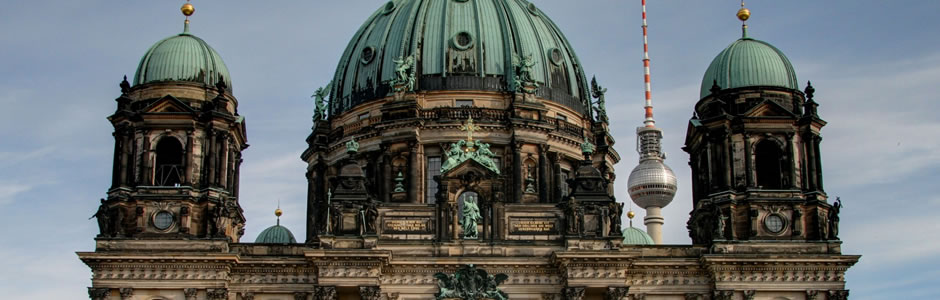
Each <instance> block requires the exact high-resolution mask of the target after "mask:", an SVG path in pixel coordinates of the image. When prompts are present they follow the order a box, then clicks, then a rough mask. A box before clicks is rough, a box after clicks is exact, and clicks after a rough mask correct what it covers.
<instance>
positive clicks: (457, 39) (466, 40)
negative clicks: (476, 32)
mask: <svg viewBox="0 0 940 300" xmlns="http://www.w3.org/2000/svg"><path fill="white" fill-rule="evenodd" d="M453 42H454V47H455V48H457V49H460V50H467V49H470V47H473V35H471V34H470V33H469V32H466V31H461V32H459V33H457V34H456V35H454V38H453Z"/></svg>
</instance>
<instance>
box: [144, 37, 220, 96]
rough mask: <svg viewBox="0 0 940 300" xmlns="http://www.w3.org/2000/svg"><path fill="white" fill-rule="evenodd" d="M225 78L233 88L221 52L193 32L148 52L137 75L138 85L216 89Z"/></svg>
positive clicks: (152, 47) (158, 43)
mask: <svg viewBox="0 0 940 300" xmlns="http://www.w3.org/2000/svg"><path fill="white" fill-rule="evenodd" d="M219 76H222V77H223V80H224V81H225V84H226V86H228V88H229V89H231V88H232V82H231V76H229V73H228V68H227V67H225V63H224V62H222V57H221V56H219V53H218V52H216V51H215V49H212V47H210V46H209V44H207V43H206V42H205V41H203V40H202V39H200V38H198V37H196V36H194V35H192V34H190V33H189V29H188V26H187V28H186V30H184V31H183V33H180V34H178V35H174V36H171V37H168V38H165V39H163V40H160V41H159V42H157V43H156V44H153V46H151V47H150V50H147V53H146V54H144V56H143V58H141V59H140V64H139V65H138V66H137V74H136V75H135V76H134V85H135V86H136V85H139V84H145V83H151V82H160V81H190V82H197V83H203V84H206V85H208V86H214V85H215V84H216V82H218V81H219Z"/></svg>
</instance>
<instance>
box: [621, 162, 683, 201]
mask: <svg viewBox="0 0 940 300" xmlns="http://www.w3.org/2000/svg"><path fill="white" fill-rule="evenodd" d="M627 186H629V189H628V191H629V193H630V198H631V199H633V203H636V205H638V206H640V207H642V208H644V209H645V208H648V207H665V206H666V205H668V204H669V203H670V202H672V198H673V197H675V196H676V186H677V182H676V174H674V173H673V172H672V169H670V168H669V166H666V164H664V163H663V162H662V161H661V160H659V159H645V160H643V161H641V162H640V164H639V165H637V166H636V168H634V169H633V171H632V172H630V178H629V179H628V180H627Z"/></svg>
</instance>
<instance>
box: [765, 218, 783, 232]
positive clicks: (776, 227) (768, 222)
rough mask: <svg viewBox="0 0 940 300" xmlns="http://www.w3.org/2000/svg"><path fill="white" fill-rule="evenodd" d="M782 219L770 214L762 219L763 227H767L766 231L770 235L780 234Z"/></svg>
mask: <svg viewBox="0 0 940 300" xmlns="http://www.w3.org/2000/svg"><path fill="white" fill-rule="evenodd" d="M783 223H784V221H783V217H781V216H780V215H778V214H772V215H769V216H767V218H764V226H765V227H767V230H768V231H770V232H771V233H780V232H781V231H783V225H784V224H783Z"/></svg>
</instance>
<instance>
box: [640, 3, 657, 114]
mask: <svg viewBox="0 0 940 300" xmlns="http://www.w3.org/2000/svg"><path fill="white" fill-rule="evenodd" d="M640 2H641V3H642V4H643V81H644V83H645V84H646V106H644V108H645V109H646V120H643V124H646V127H656V120H653V99H652V92H651V88H650V52H649V43H648V42H647V38H646V0H640Z"/></svg>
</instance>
